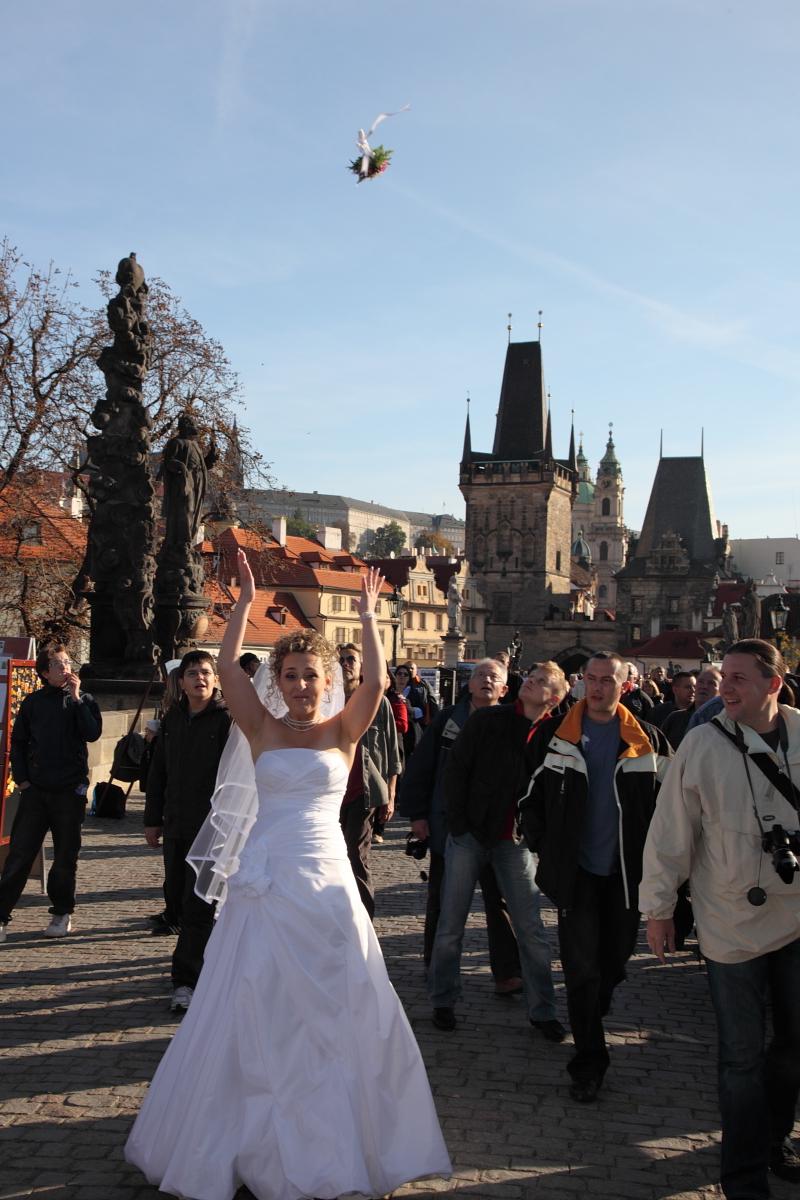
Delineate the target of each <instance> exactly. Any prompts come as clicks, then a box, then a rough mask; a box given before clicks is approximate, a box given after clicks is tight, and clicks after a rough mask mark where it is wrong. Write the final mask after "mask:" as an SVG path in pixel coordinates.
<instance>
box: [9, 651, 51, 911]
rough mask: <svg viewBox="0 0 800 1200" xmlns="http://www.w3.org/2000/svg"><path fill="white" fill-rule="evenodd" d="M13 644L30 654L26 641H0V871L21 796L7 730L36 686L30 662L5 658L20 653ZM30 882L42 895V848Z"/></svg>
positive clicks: (31, 660)
mask: <svg viewBox="0 0 800 1200" xmlns="http://www.w3.org/2000/svg"><path fill="white" fill-rule="evenodd" d="M15 643H22V644H23V645H24V648H25V649H26V650H27V651H28V653H30V650H29V649H28V645H27V643H28V639H27V638H5V639H3V638H0V764H1V766H2V773H1V774H0V868H2V866H3V864H4V863H5V861H6V858H7V857H8V844H9V841H10V839H11V826H12V825H13V823H14V817H15V816H16V815H17V809H18V807H19V802H20V796H21V793H20V792H19V790H18V789H17V788H16V787H15V785H14V779H13V777H12V775H11V730H12V728H13V725H14V719H15V717H16V715H17V712H18V711H19V706H20V704H21V703H22V701H23V700H24V699H25V697H26V696H28V695H30V693H31V692H35V691H36V689H37V688H38V687H39V686H40V680H39V676H38V675H37V674H36V664H35V661H34V660H33V659H32V658H11V657H7V656H8V654H9V652H10V653H13V652H14V651H17V652H19V649H22V646H20V647H17V645H16V644H15ZM31 878H32V879H38V880H39V882H40V884H41V888H42V891H44V888H45V860H44V846H42V848H41V850H40V851H39V853H38V855H37V856H36V861H35V862H34V864H33V868H32V870H31Z"/></svg>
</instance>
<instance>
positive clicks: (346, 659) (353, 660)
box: [339, 654, 358, 667]
mask: <svg viewBox="0 0 800 1200" xmlns="http://www.w3.org/2000/svg"><path fill="white" fill-rule="evenodd" d="M357 662H358V659H357V658H356V656H355V655H354V654H346V655H345V656H344V658H340V659H339V666H340V667H343V666H344V664H345V663H349V664H350V666H351V667H354V666H355V664H356V663H357Z"/></svg>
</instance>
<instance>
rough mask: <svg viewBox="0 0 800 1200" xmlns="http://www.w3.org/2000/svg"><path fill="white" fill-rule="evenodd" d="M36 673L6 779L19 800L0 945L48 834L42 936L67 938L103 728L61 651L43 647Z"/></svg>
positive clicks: (1, 886)
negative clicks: (92, 762) (93, 756)
mask: <svg viewBox="0 0 800 1200" xmlns="http://www.w3.org/2000/svg"><path fill="white" fill-rule="evenodd" d="M36 672H37V674H38V676H39V678H40V679H41V681H42V687H41V688H39V689H38V691H35V692H34V693H33V694H32V695H30V696H26V697H25V699H24V700H23V701H22V704H21V705H20V708H19V712H18V713H17V718H16V720H15V722H14V728H13V730H12V732H11V774H12V776H13V778H14V782H15V783H16V785H17V786H18V788H19V789H20V792H21V797H20V803H19V808H18V809H17V815H16V817H15V818H14V824H13V827H12V829H11V844H10V847H9V853H8V858H7V859H6V864H5V867H4V869H3V874H2V878H0V942H2V941H5V938H6V926H7V924H8V922H9V921H10V920H11V912H12V910H13V908H14V906H15V905H16V903H17V901H18V900H19V898H20V896H21V895H22V890H23V888H24V887H25V882H26V880H27V878H28V875H29V874H30V870H31V867H32V866H33V862H34V859H35V858H36V855H37V854H38V852H39V849H40V848H41V845H42V842H43V841H44V836H45V834H46V833H47V831H48V830H50V833H51V835H52V838H53V865H52V867H51V868H50V872H49V874H48V877H47V894H48V896H49V897H50V905H51V907H50V913H51V914H52V920H51V921H50V924H49V925H48V927H47V929H45V931H44V932H45V936H46V937H65V936H66V934H68V933H69V931H70V929H71V928H72V919H71V915H70V914H71V913H73V912H74V910H75V876H76V874H77V869H78V854H79V852H80V848H81V825H82V824H83V818H84V814H85V812H86V792H87V790H88V786H89V766H88V763H89V754H88V750H87V742H96V741H97V739H98V738H99V737H100V734H101V732H102V728H103V722H102V718H101V716H100V709H99V708H98V706H97V704H96V703H95V701H94V700H93V699H92V697H91V696H87V695H81V692H80V680H79V678H78V676H77V675H76V674H75V672H74V671H73V670H72V664H71V663H70V660H69V655H68V653H67V650H66V647H65V646H61V645H51V646H49V647H44V648H43V649H42V650H40V651H39V653H38V654H37V656H36Z"/></svg>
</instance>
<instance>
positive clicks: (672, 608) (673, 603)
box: [667, 596, 680, 613]
mask: <svg viewBox="0 0 800 1200" xmlns="http://www.w3.org/2000/svg"><path fill="white" fill-rule="evenodd" d="M679 607H680V602H679V600H678V597H677V596H670V597H669V599H668V600H667V612H670V613H676V612H678V609H679Z"/></svg>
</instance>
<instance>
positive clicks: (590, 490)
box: [572, 431, 628, 612]
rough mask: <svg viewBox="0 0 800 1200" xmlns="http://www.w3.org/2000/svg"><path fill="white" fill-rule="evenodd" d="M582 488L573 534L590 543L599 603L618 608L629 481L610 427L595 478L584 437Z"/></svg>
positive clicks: (580, 463) (580, 455)
mask: <svg viewBox="0 0 800 1200" xmlns="http://www.w3.org/2000/svg"><path fill="white" fill-rule="evenodd" d="M577 464H578V492H577V496H576V499H575V504H574V506H573V509H572V536H573V540H574V541H577V540H578V539H579V538H580V537H581V535H582V536H583V538H584V540H585V541H586V542H587V544H588V546H589V550H590V553H591V559H590V562H591V566H592V569H593V571H594V573H595V575H596V581H597V591H596V596H597V606H598V608H600V609H607V610H610V611H611V612H614V611H615V610H616V607H617V584H616V579H615V578H614V577H615V575H616V572H617V571H620V570H621V569H622V567H624V565H625V558H626V555H627V552H628V531H627V530H626V528H625V513H624V498H625V485H624V483H623V479H622V467H621V466H620V463H619V460H618V458H617V455H616V450H615V448H614V440H613V438H612V436H611V432H610V431H609V435H608V444H607V445H606V452H605V454H604V455H603V457H602V458H601V460H600V466H599V467H598V468H597V477H596V481H595V482H593V481H592V477H591V471H590V468H589V463H588V461H587V459H586V456H585V454H584V453H583V441H582V440H581V443H580V445H579V447H578V455H577Z"/></svg>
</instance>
